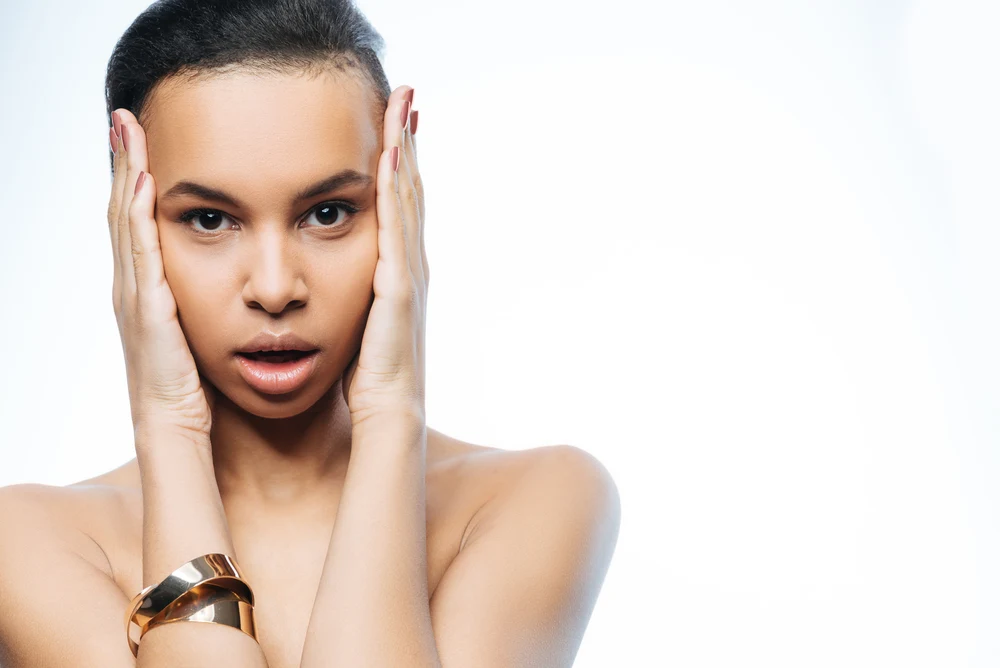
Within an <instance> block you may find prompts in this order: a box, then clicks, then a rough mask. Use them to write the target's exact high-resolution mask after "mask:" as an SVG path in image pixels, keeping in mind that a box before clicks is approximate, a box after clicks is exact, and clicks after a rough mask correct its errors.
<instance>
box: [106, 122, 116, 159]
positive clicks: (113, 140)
mask: <svg viewBox="0 0 1000 668" xmlns="http://www.w3.org/2000/svg"><path fill="white" fill-rule="evenodd" d="M108 134H109V135H110V137H109V141H110V142H111V152H112V153H114V154H115V155H118V135H116V134H115V129H114V128H113V127H111V128H108Z"/></svg>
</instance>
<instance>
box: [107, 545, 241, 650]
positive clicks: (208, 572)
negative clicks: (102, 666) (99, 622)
mask: <svg viewBox="0 0 1000 668" xmlns="http://www.w3.org/2000/svg"><path fill="white" fill-rule="evenodd" d="M220 589H226V590H229V591H230V592H232V594H233V595H234V596H235V599H236V600H221V599H219V590H220ZM216 601H218V604H217V605H218V607H215V606H216ZM240 602H242V603H243V604H244V605H242V606H241V605H240ZM209 603H211V605H208V606H207V607H206V604H209ZM253 603H254V601H253V591H252V590H251V589H250V585H248V584H247V582H246V581H245V580H244V579H243V574H242V572H241V571H240V568H239V566H238V565H237V563H236V561H235V560H234V559H233V558H232V557H230V556H228V555H225V554H206V555H203V556H201V557H198V558H196V559H192V560H191V561H189V562H188V563H186V564H184V565H183V566H181V567H180V568H178V569H177V570H175V571H174V572H173V573H171V574H170V575H168V576H167V577H166V578H164V579H163V581H162V582H160V583H158V584H155V585H150V586H148V587H146V588H145V589H143V590H142V591H140V592H139V593H138V594H136V595H135V597H134V598H133V599H132V601H131V602H130V604H129V608H128V611H127V612H126V617H125V636H126V639H127V640H128V645H129V649H131V650H132V655H133V656H138V655H139V644H138V643H139V640H140V639H141V638H142V636H144V635H145V634H146V632H147V631H149V630H150V629H152V628H153V627H154V626H157V625H158V624H160V623H163V622H164V621H165V620H167V619H168V618H169V620H170V621H184V620H191V621H208V622H217V623H223V624H227V625H229V626H235V627H237V628H239V629H240V630H242V631H243V632H245V633H247V634H248V635H250V636H252V637H253V638H254V639H256V637H257V636H256V628H255V625H254V623H253ZM199 606H200V607H201V608H205V610H207V608H208V607H211V608H213V610H209V611H206V612H204V613H201V612H199ZM181 611H184V612H183V613H182V612H181ZM199 615H200V616H199ZM192 617H198V618H197V619H192ZM230 622H235V623H230Z"/></svg>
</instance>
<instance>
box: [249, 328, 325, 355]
mask: <svg viewBox="0 0 1000 668" xmlns="http://www.w3.org/2000/svg"><path fill="white" fill-rule="evenodd" d="M270 350H301V351H303V352H311V351H313V350H317V348H316V346H314V345H313V344H312V343H310V342H308V341H306V340H305V339H302V338H300V337H299V336H297V335H296V334H295V333H293V332H283V333H281V334H273V333H271V332H261V333H260V334H258V335H257V336H255V337H253V338H252V339H250V340H249V341H247V343H246V345H244V346H243V347H241V348H240V349H239V350H237V351H236V352H238V353H255V352H259V351H270Z"/></svg>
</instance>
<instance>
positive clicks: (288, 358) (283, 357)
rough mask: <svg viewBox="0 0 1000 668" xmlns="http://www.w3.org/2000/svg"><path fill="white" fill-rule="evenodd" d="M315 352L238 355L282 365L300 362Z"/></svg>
mask: <svg viewBox="0 0 1000 668" xmlns="http://www.w3.org/2000/svg"><path fill="white" fill-rule="evenodd" d="M315 352H316V351H315V350H268V351H263V350H261V351H257V352H254V353H237V355H240V356H241V357H246V358H247V359H251V360H255V361H258V362H271V363H272V364H280V363H282V362H294V361H296V360H300V359H302V358H303V357H308V356H309V355H312V354H313V353H315Z"/></svg>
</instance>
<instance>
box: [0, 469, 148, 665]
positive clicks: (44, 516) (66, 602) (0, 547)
mask: <svg viewBox="0 0 1000 668" xmlns="http://www.w3.org/2000/svg"><path fill="white" fill-rule="evenodd" d="M95 498H96V497H95V493H94V490H91V489H78V488H74V487H71V486H70V487H56V486H52V485H42V484H37V483H23V484H17V485H10V486H7V487H3V488H0V535H2V536H3V540H2V541H0V601H3V603H4V605H3V606H0V607H2V610H0V660H2V662H3V665H4V666H11V667H13V668H16V667H19V666H29V665H30V666H55V665H71V664H73V663H74V660H73V659H74V657H77V658H79V657H84V656H85V657H87V658H88V660H89V659H93V660H99V661H100V662H101V664H100V665H105V666H109V667H111V666H123V667H124V666H126V665H128V663H127V659H128V658H130V653H128V651H127V649H125V651H126V655H123V654H122V651H121V650H122V649H123V648H124V645H122V646H121V647H119V645H118V643H116V642H110V641H109V639H110V638H116V639H117V634H116V633H115V632H116V631H117V630H118V625H119V623H118V619H119V618H120V616H121V612H122V610H123V609H124V605H125V603H126V602H127V601H126V600H125V598H124V594H122V592H121V590H120V589H119V587H118V586H117V584H115V582H114V579H113V577H112V575H111V569H110V563H109V562H108V559H107V557H106V555H105V553H104V550H103V549H102V547H101V546H100V545H99V544H98V543H97V542H96V541H95V540H94V539H93V538H92V537H91V536H90V535H89V534H88V532H87V531H86V527H87V525H86V523H81V521H80V520H81V518H82V517H84V516H86V515H88V513H89V512H90V511H89V510H88V507H89V506H92V505H93V503H94V501H95ZM3 610H6V611H7V612H6V613H5V612H3ZM13 610H16V611H17V614H16V615H14V614H10V611H13ZM53 614H56V615H57V616H62V617H66V618H70V619H78V620H80V621H79V623H77V624H72V625H64V626H61V627H60V632H59V633H58V634H52V633H51V627H50V626H49V624H50V623H51V620H52V619H53ZM92 665H97V664H92Z"/></svg>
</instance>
